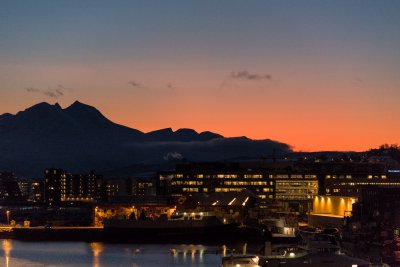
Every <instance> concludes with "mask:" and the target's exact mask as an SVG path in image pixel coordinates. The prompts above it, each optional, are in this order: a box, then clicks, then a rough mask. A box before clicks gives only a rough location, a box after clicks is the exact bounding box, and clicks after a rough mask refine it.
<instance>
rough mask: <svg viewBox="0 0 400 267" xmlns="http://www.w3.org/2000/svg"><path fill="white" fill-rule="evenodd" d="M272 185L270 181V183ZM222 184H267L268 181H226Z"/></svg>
mask: <svg viewBox="0 0 400 267" xmlns="http://www.w3.org/2000/svg"><path fill="white" fill-rule="evenodd" d="M270 184H271V185H272V182H271V183H270ZM224 185H268V182H236V181H235V182H231V181H226V182H224Z"/></svg>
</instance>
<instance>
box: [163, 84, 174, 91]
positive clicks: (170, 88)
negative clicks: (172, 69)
mask: <svg viewBox="0 0 400 267" xmlns="http://www.w3.org/2000/svg"><path fill="white" fill-rule="evenodd" d="M165 87H166V88H167V89H168V90H170V91H173V90H175V86H173V85H172V83H167V84H166V85H165Z"/></svg>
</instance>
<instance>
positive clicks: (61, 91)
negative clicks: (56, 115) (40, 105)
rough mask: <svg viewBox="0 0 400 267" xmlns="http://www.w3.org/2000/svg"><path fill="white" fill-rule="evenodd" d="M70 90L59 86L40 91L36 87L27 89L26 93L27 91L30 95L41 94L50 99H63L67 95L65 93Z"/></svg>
mask: <svg viewBox="0 0 400 267" xmlns="http://www.w3.org/2000/svg"><path fill="white" fill-rule="evenodd" d="M68 90H70V88H67V87H65V86H63V85H62V84H58V85H57V86H56V87H50V86H49V87H48V88H47V89H39V88H36V87H27V88H25V91H27V92H28V93H41V94H43V95H45V96H47V97H50V98H59V97H62V96H64V95H65V91H68Z"/></svg>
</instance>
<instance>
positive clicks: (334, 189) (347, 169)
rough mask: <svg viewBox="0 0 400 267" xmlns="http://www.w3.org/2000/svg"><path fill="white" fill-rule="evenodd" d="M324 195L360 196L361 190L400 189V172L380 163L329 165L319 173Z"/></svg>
mask: <svg viewBox="0 0 400 267" xmlns="http://www.w3.org/2000/svg"><path fill="white" fill-rule="evenodd" d="M321 176H322V178H323V182H324V188H325V192H323V194H324V195H329V196H349V197H359V196H361V188H363V187H371V188H378V187H381V186H384V187H388V188H397V187H400V170H397V169H389V168H388V167H387V165H385V164H381V163H351V164H350V163H347V164H329V165H327V166H326V168H325V171H324V172H321Z"/></svg>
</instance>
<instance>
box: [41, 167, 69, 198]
mask: <svg viewBox="0 0 400 267" xmlns="http://www.w3.org/2000/svg"><path fill="white" fill-rule="evenodd" d="M66 178H67V172H66V171H65V170H62V169H46V170H45V171H44V179H45V188H44V195H45V203H46V204H47V205H49V206H54V205H59V204H60V203H61V195H62V194H65V190H66V188H65V183H64V184H63V187H61V181H65V180H66Z"/></svg>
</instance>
